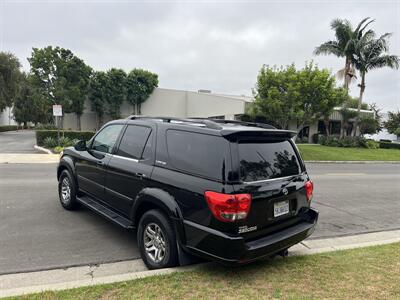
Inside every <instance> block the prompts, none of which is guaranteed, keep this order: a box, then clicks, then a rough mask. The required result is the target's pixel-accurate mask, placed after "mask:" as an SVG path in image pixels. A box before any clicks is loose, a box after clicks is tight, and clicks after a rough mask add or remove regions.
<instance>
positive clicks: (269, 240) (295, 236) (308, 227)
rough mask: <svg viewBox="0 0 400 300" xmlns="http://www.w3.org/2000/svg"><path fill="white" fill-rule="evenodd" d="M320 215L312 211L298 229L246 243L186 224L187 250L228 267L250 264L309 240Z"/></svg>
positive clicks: (296, 227) (305, 216) (240, 238)
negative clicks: (225, 264)
mask: <svg viewBox="0 0 400 300" xmlns="http://www.w3.org/2000/svg"><path fill="white" fill-rule="evenodd" d="M317 220H318V211H316V210H314V209H311V208H310V209H308V210H307V212H305V213H304V214H303V216H302V220H301V221H300V222H299V223H297V224H296V225H294V226H291V227H288V228H285V229H283V230H280V231H278V232H275V233H273V234H269V235H267V236H263V237H260V238H259V239H257V240H252V241H248V242H246V241H245V240H244V238H243V237H240V236H238V237H232V236H229V235H227V234H225V233H222V232H220V231H217V230H214V229H211V228H208V227H205V226H202V225H199V224H196V223H193V222H190V221H184V227H185V234H186V247H185V248H187V250H189V251H190V252H192V253H193V254H196V255H199V256H201V257H204V258H207V259H212V260H217V261H220V262H223V263H227V264H237V263H247V262H250V261H252V260H256V259H259V258H262V257H265V256H270V255H273V254H275V253H277V252H279V251H281V250H284V249H287V248H289V247H291V246H293V245H295V244H297V243H299V242H301V241H302V240H304V239H305V238H307V237H308V236H310V235H311V234H312V233H313V232H314V230H315V226H316V224H317Z"/></svg>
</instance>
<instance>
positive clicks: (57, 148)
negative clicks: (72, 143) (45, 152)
mask: <svg viewBox="0 0 400 300" xmlns="http://www.w3.org/2000/svg"><path fill="white" fill-rule="evenodd" d="M63 150H64V147H61V146H57V147H54V149H53V152H55V153H60V152H61V151H63Z"/></svg>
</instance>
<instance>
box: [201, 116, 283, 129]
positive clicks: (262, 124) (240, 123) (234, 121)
mask: <svg viewBox="0 0 400 300" xmlns="http://www.w3.org/2000/svg"><path fill="white" fill-rule="evenodd" d="M193 119H196V120H197V119H198V120H210V121H212V122H215V123H220V124H237V125H242V126H251V127H260V128H264V129H276V127H274V126H272V125H270V124H266V123H256V122H245V121H239V120H225V119H213V118H209V119H203V118H193Z"/></svg>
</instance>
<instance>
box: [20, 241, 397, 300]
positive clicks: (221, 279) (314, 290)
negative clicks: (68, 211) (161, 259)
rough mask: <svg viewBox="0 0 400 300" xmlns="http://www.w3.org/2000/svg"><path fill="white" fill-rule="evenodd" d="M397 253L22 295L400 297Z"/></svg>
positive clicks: (391, 248)
mask: <svg viewBox="0 0 400 300" xmlns="http://www.w3.org/2000/svg"><path fill="white" fill-rule="evenodd" d="M399 253H400V243H396V244H390V245H385V246H375V247H369V248H362V249H354V250H346V251H337V252H332V253H325V254H317V255H312V256H302V257H289V258H286V259H281V258H277V259H274V260H271V261H261V262H258V263H254V264H251V265H247V266H242V267H238V268H236V267H223V266H216V265H214V264H211V265H207V266H203V267H202V268H200V269H199V270H197V271H191V272H183V273H174V274H169V275H163V276H157V277H148V278H143V279H138V280H134V281H129V282H124V283H116V284H108V285H100V286H94V287H85V288H79V289H72V290H65V291H59V292H46V293H41V294H35V295H29V296H26V297H25V299H85V300H86V299H261V298H262V299H276V298H278V299H279V298H281V299H321V298H323V299H333V298H334V299H400V284H399V283H400V254H399ZM18 299H21V297H18ZM22 299H24V297H22Z"/></svg>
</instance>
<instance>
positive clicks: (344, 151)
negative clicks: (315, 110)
mask: <svg viewBox="0 0 400 300" xmlns="http://www.w3.org/2000/svg"><path fill="white" fill-rule="evenodd" d="M298 148H299V150H300V152H301V155H302V157H303V159H304V160H385V161H388V160H392V161H395V160H396V161H400V150H399V149H365V148H342V147H327V146H321V145H304V144H303V145H298Z"/></svg>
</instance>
